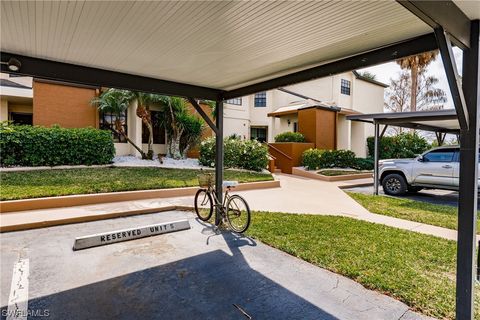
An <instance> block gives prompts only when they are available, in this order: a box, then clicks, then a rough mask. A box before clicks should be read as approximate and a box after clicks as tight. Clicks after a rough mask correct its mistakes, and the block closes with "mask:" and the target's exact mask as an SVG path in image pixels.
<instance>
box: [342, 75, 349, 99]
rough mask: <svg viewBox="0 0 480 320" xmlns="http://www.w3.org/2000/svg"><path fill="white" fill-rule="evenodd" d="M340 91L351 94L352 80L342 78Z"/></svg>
mask: <svg viewBox="0 0 480 320" xmlns="http://www.w3.org/2000/svg"><path fill="white" fill-rule="evenodd" d="M340 93H342V94H346V95H347V96H349V95H350V81H348V80H345V79H342V80H341V82H340Z"/></svg>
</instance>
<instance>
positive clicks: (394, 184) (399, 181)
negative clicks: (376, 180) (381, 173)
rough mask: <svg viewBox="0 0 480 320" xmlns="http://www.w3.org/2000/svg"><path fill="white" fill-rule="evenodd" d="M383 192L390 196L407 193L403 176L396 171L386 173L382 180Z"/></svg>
mask: <svg viewBox="0 0 480 320" xmlns="http://www.w3.org/2000/svg"><path fill="white" fill-rule="evenodd" d="M382 186H383V192H385V194H388V195H391V196H401V195H404V194H405V193H407V182H406V181H405V178H404V177H403V176H401V175H399V174H397V173H390V174H387V175H386V176H385V177H384V178H383V180H382Z"/></svg>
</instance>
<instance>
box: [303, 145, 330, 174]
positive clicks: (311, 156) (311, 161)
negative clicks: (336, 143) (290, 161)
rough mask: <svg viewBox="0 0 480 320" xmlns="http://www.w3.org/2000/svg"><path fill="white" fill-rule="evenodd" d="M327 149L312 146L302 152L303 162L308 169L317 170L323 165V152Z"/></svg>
mask: <svg viewBox="0 0 480 320" xmlns="http://www.w3.org/2000/svg"><path fill="white" fill-rule="evenodd" d="M324 152H325V150H321V149H313V148H310V149H308V150H305V151H304V152H303V153H302V164H303V166H304V167H305V168H307V170H317V169H320V168H321V165H322V154H323V153H324Z"/></svg>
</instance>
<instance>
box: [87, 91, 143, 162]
mask: <svg viewBox="0 0 480 320" xmlns="http://www.w3.org/2000/svg"><path fill="white" fill-rule="evenodd" d="M90 103H91V104H92V105H93V106H95V107H96V108H97V109H98V111H100V112H108V113H112V114H114V115H116V117H115V121H114V123H113V127H111V128H110V129H111V130H112V131H113V132H115V133H116V134H117V135H120V136H122V137H124V138H125V140H127V141H128V143H130V144H131V145H132V146H133V147H134V148H135V149H137V151H138V152H140V154H141V155H142V158H143V159H146V157H147V155H146V154H145V152H143V150H142V148H140V147H139V146H137V145H136V144H135V143H134V142H133V141H132V140H131V139H130V138H129V137H128V135H127V133H126V132H125V123H124V122H123V120H122V119H124V117H122V114H124V113H126V112H127V110H128V107H129V106H130V103H131V93H130V91H127V90H119V89H108V90H107V91H105V92H103V93H102V94H101V95H100V96H98V97H95V98H93V99H92V100H91V102H90Z"/></svg>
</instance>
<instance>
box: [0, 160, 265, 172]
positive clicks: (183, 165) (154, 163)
mask: <svg viewBox="0 0 480 320" xmlns="http://www.w3.org/2000/svg"><path fill="white" fill-rule="evenodd" d="M105 167H158V168H172V169H173V168H174V169H200V168H203V169H206V170H214V168H212V167H205V166H202V165H200V164H199V163H198V159H193V158H187V159H179V160H175V159H172V158H162V163H160V161H158V158H155V159H153V160H144V159H141V158H137V157H135V156H131V155H129V156H116V157H115V158H113V163H112V164H106V165H92V166H85V165H77V166H55V167H47V166H43V167H8V168H0V172H15V171H34V170H51V169H52V170H55V169H57V170H58V169H79V168H105ZM228 170H235V171H245V172H250V170H246V169H239V168H230V169H228ZM262 173H268V174H269V173H270V172H269V171H268V170H266V169H264V170H262Z"/></svg>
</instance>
